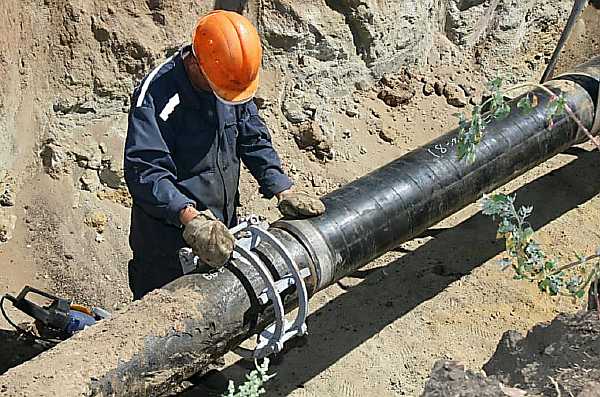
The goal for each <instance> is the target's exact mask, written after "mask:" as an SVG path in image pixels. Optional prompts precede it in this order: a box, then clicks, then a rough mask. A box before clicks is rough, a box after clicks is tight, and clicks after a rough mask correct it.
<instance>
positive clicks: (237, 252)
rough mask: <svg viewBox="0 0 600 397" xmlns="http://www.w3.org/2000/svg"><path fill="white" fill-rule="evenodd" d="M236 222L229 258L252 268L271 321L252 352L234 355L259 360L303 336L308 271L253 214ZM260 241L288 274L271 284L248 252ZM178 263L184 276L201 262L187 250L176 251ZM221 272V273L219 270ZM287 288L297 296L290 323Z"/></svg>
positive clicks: (260, 263)
mask: <svg viewBox="0 0 600 397" xmlns="http://www.w3.org/2000/svg"><path fill="white" fill-rule="evenodd" d="M240 221H241V222H240V223H239V224H238V225H237V226H235V227H234V228H232V229H230V232H231V234H233V235H234V236H235V237H236V243H235V247H234V251H233V258H234V259H236V260H239V261H241V262H243V263H245V264H247V265H250V266H252V267H254V269H256V271H257V272H258V274H259V275H260V277H261V279H262V280H263V282H264V284H265V285H266V288H265V289H264V290H263V291H261V293H260V294H258V296H257V298H258V301H259V302H260V303H261V304H262V305H266V304H267V303H268V302H269V301H270V302H271V304H272V305H273V309H274V313H275V322H274V323H273V324H271V325H269V326H268V327H266V328H265V329H264V330H263V331H262V332H261V333H260V334H259V335H258V340H257V344H256V348H255V349H254V350H250V349H245V348H242V347H238V348H237V349H236V350H235V352H236V353H237V354H238V355H240V356H242V357H244V358H254V359H261V358H264V357H267V356H269V355H271V354H276V353H279V352H280V351H281V350H283V345H284V344H285V342H287V341H288V340H290V339H292V338H293V337H295V336H302V335H305V334H306V333H307V332H306V317H307V316H308V292H307V289H306V283H305V282H304V279H305V278H307V277H309V276H310V270H309V269H308V268H304V269H302V270H299V269H298V266H297V265H296V263H295V262H294V259H293V257H292V255H291V254H290V253H289V251H288V250H287V249H286V248H285V246H284V245H283V244H282V243H281V242H280V241H279V240H278V239H277V238H276V237H275V236H273V235H272V234H271V233H269V232H268V231H267V229H268V228H269V224H268V223H267V222H264V221H263V220H261V219H260V218H259V217H258V216H256V215H251V216H248V217H246V218H242V219H240ZM261 241H264V242H266V243H268V244H269V245H270V246H271V247H272V248H273V249H274V250H275V251H277V253H278V254H279V255H280V256H281V257H282V258H283V260H284V262H285V264H286V266H287V269H288V271H289V273H288V274H287V275H285V276H283V277H281V279H279V280H277V281H275V279H274V278H273V275H272V274H271V272H270V271H269V268H268V267H267V266H266V265H265V264H264V263H263V261H262V260H261V259H260V258H259V257H258V256H257V255H256V254H255V253H254V252H252V250H253V249H255V248H256V247H257V246H258V245H259V244H260V242H261ZM179 261H180V263H181V266H182V268H183V273H184V274H188V273H191V272H193V271H194V270H196V269H197V268H198V265H199V264H201V263H202V262H201V261H199V259H198V257H197V256H195V255H194V254H193V253H192V250H191V249H190V248H182V249H181V250H180V251H179ZM221 271H222V270H221ZM291 286H295V287H296V291H297V293H298V314H297V316H296V318H295V319H294V321H292V322H289V321H288V320H287V319H286V318H285V308H284V305H283V301H282V299H281V293H282V292H283V291H285V290H286V289H288V288H289V287H291Z"/></svg>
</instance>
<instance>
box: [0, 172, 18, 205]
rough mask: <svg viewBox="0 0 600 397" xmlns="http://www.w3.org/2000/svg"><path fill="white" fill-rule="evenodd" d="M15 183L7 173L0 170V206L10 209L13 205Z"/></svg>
mask: <svg viewBox="0 0 600 397" xmlns="http://www.w3.org/2000/svg"><path fill="white" fill-rule="evenodd" d="M15 185H16V182H15V179H14V178H13V177H11V176H10V175H9V174H8V172H6V171H2V170H0V206H2V207H12V206H14V205H15V190H16V186H15Z"/></svg>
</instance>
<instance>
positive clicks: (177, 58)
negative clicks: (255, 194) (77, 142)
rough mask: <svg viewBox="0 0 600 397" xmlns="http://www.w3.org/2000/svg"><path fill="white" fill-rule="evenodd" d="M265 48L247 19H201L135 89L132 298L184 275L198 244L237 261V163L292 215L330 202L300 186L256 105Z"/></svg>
mask: <svg viewBox="0 0 600 397" xmlns="http://www.w3.org/2000/svg"><path fill="white" fill-rule="evenodd" d="M261 57H262V48H261V44H260V38H259V36H258V33H257V31H256V29H255V28H254V26H253V25H252V24H251V23H250V21H248V20H247V19H246V18H245V17H243V16H242V15H239V14H237V13H234V12H229V11H222V10H220V11H212V12H210V13H208V14H207V15H205V16H203V17H201V18H200V19H199V20H198V23H197V24H196V27H195V29H194V31H193V33H192V43H191V45H187V46H184V47H183V48H181V49H180V50H179V51H178V52H177V53H175V55H173V56H172V57H170V58H169V59H167V60H166V61H165V62H164V63H163V64H162V65H160V66H158V67H157V68H156V69H154V70H153V71H152V72H151V73H150V74H148V75H147V76H146V77H145V78H144V80H142V82H141V84H140V85H139V86H138V87H136V89H135V90H134V93H133V97H132V104H131V110H130V113H129V125H128V130H127V139H126V143H125V162H124V170H125V181H126V183H127V186H128V189H129V192H130V193H131V196H132V198H133V207H132V210H131V227H130V234H129V244H130V246H131V249H132V251H133V259H132V260H131V261H130V262H129V284H130V287H131V290H132V292H133V296H134V299H140V298H141V297H142V296H144V295H145V294H146V293H148V292H150V291H152V290H154V289H156V288H160V287H161V286H163V285H165V284H167V283H169V282H170V281H172V280H174V279H176V278H178V277H180V276H181V275H182V274H183V270H182V267H181V264H180V262H179V256H178V252H179V249H180V248H182V247H186V246H188V247H191V248H192V250H193V252H194V254H196V255H197V256H198V257H199V259H200V260H201V261H203V262H204V263H205V264H207V265H209V266H211V267H213V268H219V267H221V266H223V265H224V264H225V263H226V262H227V261H228V259H229V258H230V256H231V253H232V251H233V246H234V237H233V236H232V235H231V233H230V232H229V228H231V227H233V226H235V225H236V206H238V203H239V193H238V183H239V175H240V161H241V162H242V163H243V164H244V165H245V166H246V167H247V168H248V170H249V171H250V173H251V174H252V176H253V177H254V178H255V179H256V181H257V182H258V184H259V186H260V189H259V192H260V193H261V194H262V195H263V196H264V197H265V198H267V199H270V198H273V197H276V198H277V200H278V208H279V210H280V212H281V213H282V214H283V215H284V216H287V217H292V218H294V217H309V216H317V215H320V214H322V213H323V212H324V210H325V206H324V205H323V203H322V202H321V201H320V200H319V199H318V198H316V197H313V196H311V195H309V194H307V193H302V192H299V191H296V190H294V189H293V184H292V181H291V180H290V178H289V177H288V176H287V175H286V174H285V173H284V171H283V169H282V165H281V161H280V158H279V156H278V154H277V152H276V151H275V149H274V148H273V145H272V143H271V137H270V134H269V130H268V129H267V127H266V126H265V124H264V122H263V120H262V119H261V118H260V116H259V114H258V109H257V107H256V105H255V103H254V101H253V100H252V99H253V97H254V95H255V93H256V90H257V88H258V83H259V69H260V64H261Z"/></svg>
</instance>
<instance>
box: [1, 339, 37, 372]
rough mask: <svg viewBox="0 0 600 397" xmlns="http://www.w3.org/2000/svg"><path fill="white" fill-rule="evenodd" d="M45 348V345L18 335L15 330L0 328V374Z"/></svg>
mask: <svg viewBox="0 0 600 397" xmlns="http://www.w3.org/2000/svg"><path fill="white" fill-rule="evenodd" d="M46 349H47V347H44V346H43V345H41V344H39V343H36V342H35V341H33V340H31V339H29V338H24V337H22V336H19V334H18V333H17V332H15V331H8V330H4V329H0V375H2V374H3V373H5V372H6V371H8V370H9V369H10V368H12V367H16V366H17V365H19V364H22V363H24V362H25V361H28V360H31V359H32V358H34V357H35V356H37V355H38V354H40V353H41V352H43V351H44V350H46Z"/></svg>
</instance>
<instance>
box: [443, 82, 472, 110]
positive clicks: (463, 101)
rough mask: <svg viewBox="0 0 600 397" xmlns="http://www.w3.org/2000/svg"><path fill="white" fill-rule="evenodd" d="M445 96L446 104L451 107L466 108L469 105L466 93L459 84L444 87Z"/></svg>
mask: <svg viewBox="0 0 600 397" xmlns="http://www.w3.org/2000/svg"><path fill="white" fill-rule="evenodd" d="M444 96H445V97H446V102H448V104H449V105H452V106H454V107H457V108H462V107H465V106H466V105H467V103H468V99H467V96H466V95H465V92H464V91H463V89H462V88H460V86H459V85H458V84H455V83H448V84H446V86H445V87H444Z"/></svg>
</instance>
